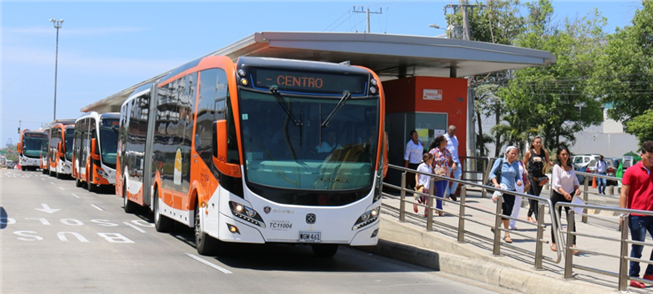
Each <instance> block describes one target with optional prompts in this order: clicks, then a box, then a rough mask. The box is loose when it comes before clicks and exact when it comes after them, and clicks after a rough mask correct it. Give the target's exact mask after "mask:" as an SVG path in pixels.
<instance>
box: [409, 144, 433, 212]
mask: <svg viewBox="0 0 653 294" xmlns="http://www.w3.org/2000/svg"><path fill="white" fill-rule="evenodd" d="M417 171H418V172H422V173H426V174H427V175H423V174H415V182H416V183H417V185H416V186H415V190H417V189H419V188H420V187H424V189H423V190H422V193H425V194H428V193H429V189H430V188H431V187H430V185H431V178H433V176H432V174H433V155H432V154H431V153H424V155H422V163H420V165H419V166H417ZM433 194H435V193H433ZM415 198H416V199H415V200H416V201H417V202H418V203H420V204H423V205H428V203H429V202H428V200H429V199H428V197H427V196H422V195H419V194H415ZM413 208H414V210H415V213H417V212H418V210H417V206H414V207H413ZM428 209H429V208H428V206H427V207H426V208H425V209H424V217H426V216H428Z"/></svg>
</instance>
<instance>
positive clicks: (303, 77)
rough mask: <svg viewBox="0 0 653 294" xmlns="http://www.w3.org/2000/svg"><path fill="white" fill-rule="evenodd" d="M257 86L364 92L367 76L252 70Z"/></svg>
mask: <svg viewBox="0 0 653 294" xmlns="http://www.w3.org/2000/svg"><path fill="white" fill-rule="evenodd" d="M254 72H255V74H254V81H255V83H254V85H255V86H256V87H257V88H269V87H271V86H277V87H278V88H279V90H281V91H287V92H303V93H320V94H338V95H340V94H342V93H343V89H345V90H346V91H349V92H350V93H352V94H364V93H365V85H366V83H367V77H366V76H363V75H338V74H326V73H312V72H299V71H285V70H274V69H257V70H255V71H254Z"/></svg>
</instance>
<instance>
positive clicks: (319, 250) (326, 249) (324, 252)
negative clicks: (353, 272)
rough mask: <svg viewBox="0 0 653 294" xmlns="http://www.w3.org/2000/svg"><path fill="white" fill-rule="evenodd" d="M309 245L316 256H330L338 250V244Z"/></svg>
mask: <svg viewBox="0 0 653 294" xmlns="http://www.w3.org/2000/svg"><path fill="white" fill-rule="evenodd" d="M311 247H312V248H313V254H315V256H317V257H323V258H331V257H333V256H334V255H336V252H338V244H313V245H311Z"/></svg>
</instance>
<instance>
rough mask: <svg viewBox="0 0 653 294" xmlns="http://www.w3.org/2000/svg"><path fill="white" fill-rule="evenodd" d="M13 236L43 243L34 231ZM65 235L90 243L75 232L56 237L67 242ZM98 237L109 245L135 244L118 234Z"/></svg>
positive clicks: (15, 232) (103, 234)
mask: <svg viewBox="0 0 653 294" xmlns="http://www.w3.org/2000/svg"><path fill="white" fill-rule="evenodd" d="M14 234H15V235H18V236H20V237H19V238H17V239H18V240H21V241H43V240H44V238H43V237H41V236H39V235H37V234H38V233H37V232H34V231H14ZM66 234H70V235H72V236H74V237H75V238H77V240H78V241H79V242H81V243H90V241H89V240H88V239H86V238H85V237H84V236H82V235H81V234H79V233H77V232H58V233H57V237H58V238H59V240H60V241H61V242H68V241H69V240H68V238H67V237H66ZM97 235H98V236H100V237H101V238H102V239H104V240H105V241H107V242H109V243H117V244H133V243H136V242H134V241H132V240H130V239H129V238H127V237H125V236H123V235H122V234H120V233H97Z"/></svg>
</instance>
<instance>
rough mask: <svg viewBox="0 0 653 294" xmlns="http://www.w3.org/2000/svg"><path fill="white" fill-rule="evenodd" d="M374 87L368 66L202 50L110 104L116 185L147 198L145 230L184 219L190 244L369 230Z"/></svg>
mask: <svg viewBox="0 0 653 294" xmlns="http://www.w3.org/2000/svg"><path fill="white" fill-rule="evenodd" d="M383 114H384V96H383V90H382V88H381V84H380V82H379V78H378V77H377V75H376V74H375V73H374V72H372V71H371V70H369V69H366V68H362V67H358V66H350V65H347V64H335V63H325V62H311V61H299V60H287V59H275V58H261V57H240V58H239V59H238V60H237V61H236V62H235V63H234V62H233V61H232V59H230V58H229V57H225V56H211V57H205V58H201V59H198V60H195V61H193V62H190V63H188V64H186V65H184V66H182V67H180V68H177V69H175V70H173V71H172V72H171V73H170V74H168V75H167V76H165V77H163V78H161V79H159V80H158V81H157V82H155V83H154V84H152V85H151V86H149V87H148V86H143V87H141V88H139V89H137V90H136V91H135V92H134V93H133V94H132V95H131V96H130V97H129V98H128V99H127V100H126V101H125V102H124V104H123V105H122V108H121V112H120V138H119V141H118V142H119V143H118V166H117V171H116V172H117V175H116V194H118V195H119V196H121V197H123V198H124V209H125V211H126V212H131V211H134V209H135V205H141V206H149V207H150V208H151V209H152V210H153V212H154V220H155V227H156V229H157V231H167V230H169V229H170V228H171V226H172V224H173V223H172V222H173V221H177V222H180V223H182V224H184V225H187V226H189V227H194V229H195V238H196V246H197V251H198V252H199V253H200V254H214V253H217V254H221V253H224V248H225V247H224V242H232V243H258V244H263V243H285V244H310V245H312V247H313V251H314V253H315V254H316V255H319V256H333V255H334V254H335V253H336V252H337V249H338V245H351V246H367V245H376V244H377V241H378V237H377V234H378V229H379V219H378V217H379V212H380V211H379V210H380V208H381V200H380V199H381V180H382V169H383V167H382V156H383V155H382V152H381V148H379V146H380V144H381V142H382V135H381V134H383V128H382V126H383V117H384V115H383Z"/></svg>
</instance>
